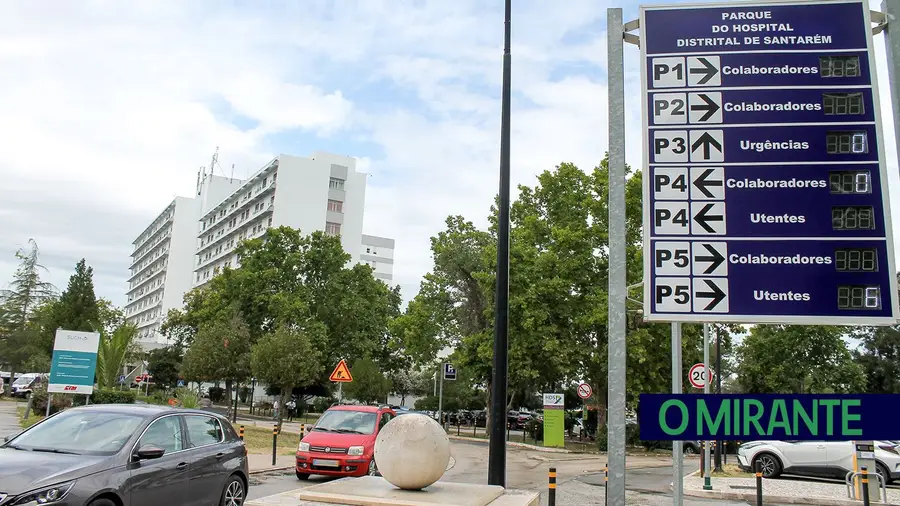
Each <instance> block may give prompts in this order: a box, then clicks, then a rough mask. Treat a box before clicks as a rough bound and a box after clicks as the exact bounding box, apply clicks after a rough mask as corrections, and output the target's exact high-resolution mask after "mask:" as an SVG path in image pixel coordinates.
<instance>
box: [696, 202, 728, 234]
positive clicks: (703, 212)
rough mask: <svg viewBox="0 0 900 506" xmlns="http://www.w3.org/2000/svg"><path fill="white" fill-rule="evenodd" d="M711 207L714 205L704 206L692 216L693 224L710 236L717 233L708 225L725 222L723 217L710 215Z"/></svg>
mask: <svg viewBox="0 0 900 506" xmlns="http://www.w3.org/2000/svg"><path fill="white" fill-rule="evenodd" d="M713 207H715V204H712V203H710V204H706V205H704V206H703V208H701V209H700V212H698V213H697V214H695V215H694V222H696V223H697V225H700V227H702V228H703V230H705V231H706V232H707V233H710V234H715V233H716V232H717V230H716V229H715V228H713V227H712V226H710V223H712V222H720V221H725V216H724V215H722V214H713V213H712V210H713Z"/></svg>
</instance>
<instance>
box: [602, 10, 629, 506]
mask: <svg viewBox="0 0 900 506" xmlns="http://www.w3.org/2000/svg"><path fill="white" fill-rule="evenodd" d="M606 22H607V27H606V31H607V39H606V41H607V50H608V52H609V54H608V57H607V63H608V64H607V80H608V88H607V89H608V93H609V97H608V106H607V107H608V109H609V136H608V137H609V139H608V142H609V303H608V310H609V329H608V335H609V340H608V351H607V370H608V371H609V372H608V374H609V378H608V381H607V383H608V385H609V386H608V388H609V390H608V393H607V401H608V406H609V407H608V408H607V414H606V415H607V418H606V427H607V436H606V437H607V461H608V462H609V482H608V484H607V493H608V497H607V503H606V504H607V505H608V506H625V362H626V357H625V315H626V311H627V308H626V297H627V295H628V294H627V286H626V253H625V240H626V239H625V214H626V212H625V42H624V37H625V25H624V23H623V20H622V9H620V8H611V9H606Z"/></svg>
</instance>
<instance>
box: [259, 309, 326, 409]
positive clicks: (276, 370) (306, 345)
mask: <svg viewBox="0 0 900 506" xmlns="http://www.w3.org/2000/svg"><path fill="white" fill-rule="evenodd" d="M325 334H326V330H325V328H324V326H323V325H321V324H311V325H308V326H306V327H301V326H299V325H287V324H285V325H281V326H279V327H278V328H276V329H275V330H274V331H273V332H271V333H269V334H266V335H264V336H262V337H261V338H260V339H259V341H258V342H257V343H256V345H254V346H253V351H252V356H251V366H252V369H253V374H254V375H255V376H256V377H257V378H258V379H259V380H261V381H263V382H265V383H266V384H268V385H270V386H271V387H277V388H278V389H280V392H281V402H280V404H281V405H282V406H284V401H285V398H286V397H287V392H290V391H291V389H293V388H294V387H301V388H302V387H309V386H311V385H313V384H315V383H316V382H317V381H319V380H320V379H321V377H322V374H323V373H324V371H325V367H324V365H323V362H322V356H321V354H320V352H319V350H318V347H317V346H315V343H316V341H318V340H319V339H322V338H324V337H325ZM283 411H284V410H281V411H280V412H279V416H281V414H282V413H283ZM279 423H280V420H279Z"/></svg>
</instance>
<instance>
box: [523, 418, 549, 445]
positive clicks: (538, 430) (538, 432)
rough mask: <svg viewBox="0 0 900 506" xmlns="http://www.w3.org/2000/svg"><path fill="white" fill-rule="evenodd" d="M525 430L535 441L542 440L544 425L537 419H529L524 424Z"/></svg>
mask: <svg viewBox="0 0 900 506" xmlns="http://www.w3.org/2000/svg"><path fill="white" fill-rule="evenodd" d="M525 430H526V431H527V432H528V434H530V435H531V439H534V440H535V441H543V440H544V423H543V422H542V421H540V420H538V419H534V418H533V419H531V420H528V422H527V423H526V424H525Z"/></svg>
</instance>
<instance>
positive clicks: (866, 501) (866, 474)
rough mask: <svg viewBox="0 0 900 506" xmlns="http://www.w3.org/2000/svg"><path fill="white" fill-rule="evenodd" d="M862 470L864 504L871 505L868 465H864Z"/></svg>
mask: <svg viewBox="0 0 900 506" xmlns="http://www.w3.org/2000/svg"><path fill="white" fill-rule="evenodd" d="M860 470H861V471H862V494H863V506H869V470H868V469H866V466H862V467H861V468H860Z"/></svg>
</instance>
